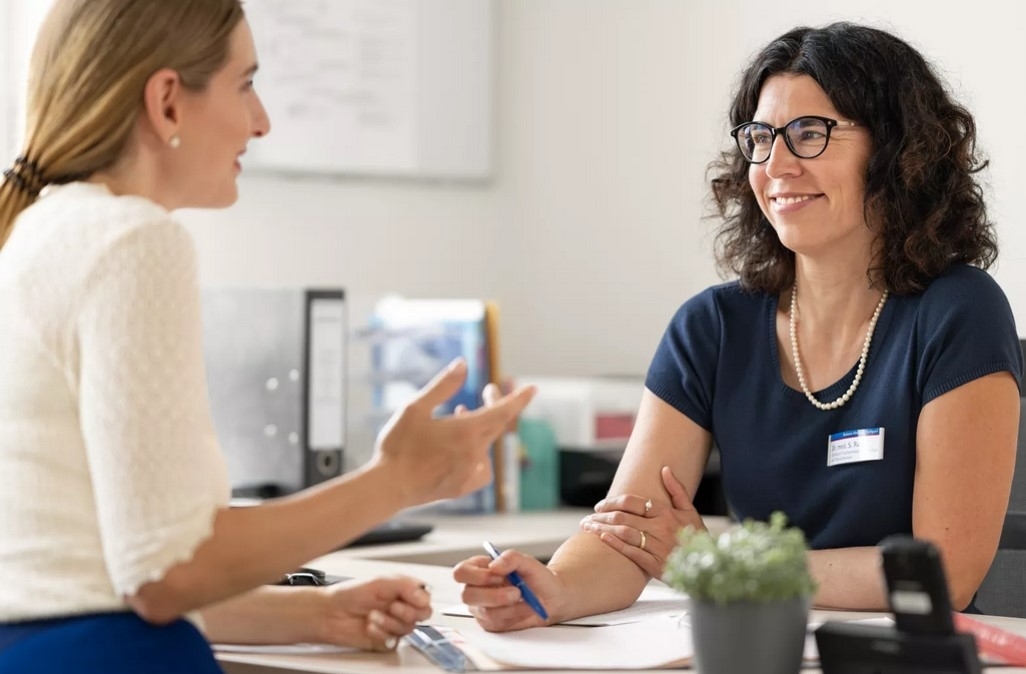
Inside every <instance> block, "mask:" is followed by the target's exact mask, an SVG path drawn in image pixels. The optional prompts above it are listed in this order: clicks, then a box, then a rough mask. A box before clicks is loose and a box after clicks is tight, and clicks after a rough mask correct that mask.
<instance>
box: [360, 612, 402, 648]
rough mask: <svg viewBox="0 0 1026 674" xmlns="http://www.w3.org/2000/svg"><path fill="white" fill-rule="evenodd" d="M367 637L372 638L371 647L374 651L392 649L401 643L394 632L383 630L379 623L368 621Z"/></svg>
mask: <svg viewBox="0 0 1026 674" xmlns="http://www.w3.org/2000/svg"><path fill="white" fill-rule="evenodd" d="M366 633H367V637H368V638H369V639H370V644H369V646H368V647H369V648H370V650H374V651H391V650H395V647H396V646H398V645H399V638H398V637H397V636H396V635H394V634H389V633H388V632H386V631H384V630H382V629H381V628H380V627H379V626H378V625H377V623H375V622H371V621H370V620H368V621H367V628H366Z"/></svg>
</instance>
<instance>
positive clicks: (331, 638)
mask: <svg viewBox="0 0 1026 674" xmlns="http://www.w3.org/2000/svg"><path fill="white" fill-rule="evenodd" d="M256 69H257V60H256V54H255V51H254V47H253V40H252V36H251V34H250V30H249V27H248V25H247V23H246V21H245V18H244V15H243V11H242V8H241V6H240V2H239V1H238V0H176V1H175V2H167V0H57V2H56V3H55V6H54V8H53V9H52V10H51V12H50V14H49V15H48V17H47V19H46V21H45V23H44V25H43V27H42V30H41V32H40V35H39V38H38V41H37V44H36V47H35V51H34V54H33V57H32V62H31V73H30V80H29V97H28V102H29V114H28V120H27V128H26V135H25V141H24V145H23V149H22V152H21V154H20V156H19V157H17V158H16V159H15V160H14V161H13V163H12V164H11V165H10V166H9V168H7V169H6V170H5V171H4V172H3V176H4V179H3V182H0V242H2V248H0V578H2V580H3V582H2V583H0V672H3V673H6V672H24V671H33V672H57V671H76V672H91V671H103V672H107V673H111V672H130V671H132V672H135V671H147V672H201V673H202V672H216V671H220V670H219V668H218V666H217V664H216V662H215V661H214V659H213V657H212V654H211V651H210V648H209V645H208V643H207V639H205V638H204V635H203V634H202V633H201V632H200V631H199V630H198V629H197V627H199V628H201V629H203V630H205V636H206V637H207V638H208V639H210V640H215V641H233V642H249V643H270V642H279V643H280V642H290V641H322V642H328V643H335V644H341V645H348V646H356V647H361V648H377V649H380V648H384V647H388V646H391V645H394V644H395V640H396V637H397V636H399V635H402V634H405V633H406V632H408V631H409V630H410V629H412V625H413V624H414V623H415V622H416V621H417V620H421V619H423V618H425V617H426V616H427V615H428V614H429V613H430V608H429V597H428V595H427V592H426V591H425V590H424V589H423V588H422V587H421V585H420V583H419V582H418V581H416V580H414V579H411V578H382V579H376V580H372V581H369V582H363V583H357V584H342V585H337V586H331V587H327V588H279V587H271V586H266V585H264V584H266V583H270V582H272V581H274V580H276V579H278V578H280V577H281V576H282V574H283V573H285V572H288V571H290V570H292V569H294V568H295V567H297V566H298V565H300V564H302V563H304V562H306V561H307V560H309V559H312V558H314V557H316V556H318V555H321V554H324V553H326V552H328V551H330V550H332V549H334V548H336V547H338V546H339V545H341V544H343V543H345V542H346V541H347V540H350V539H352V538H354V537H356V536H357V535H359V534H360V533H361V532H363V531H364V530H366V529H368V528H370V527H372V526H374V525H375V524H378V523H380V522H381V521H383V520H385V519H387V518H389V517H390V516H392V515H393V514H395V513H396V512H397V511H399V510H400V509H402V508H405V507H408V506H412V505H415V504H419V503H424V502H427V501H431V500H435V499H440V498H447V497H453V496H457V495H461V494H465V493H468V492H470V491H472V490H474V489H478V488H480V487H482V486H483V485H484V484H486V483H487V482H488V481H489V479H490V470H489V467H488V466H489V464H488V458H487V457H488V455H487V450H488V446H489V445H490V443H491V442H492V441H493V440H494V438H496V437H497V436H498V435H500V434H501V433H502V432H503V429H504V428H505V427H506V425H507V423H508V422H509V421H510V420H511V419H512V418H514V417H515V415H516V414H518V413H519V411H520V410H521V409H522V408H523V407H524V405H526V404H527V402H528V401H529V399H530V397H531V395H532V393H533V391H532V390H530V389H522V390H519V391H516V392H514V393H512V394H510V395H509V396H507V397H505V398H503V399H502V400H501V401H500V403H499V404H498V405H497V406H495V407H492V408H490V409H488V410H482V411H477V412H469V413H465V414H461V415H460V416H459V417H450V418H440V419H435V418H433V417H432V411H433V409H434V408H435V407H436V406H437V405H438V404H440V403H442V402H444V401H445V400H446V399H447V398H449V397H450V396H451V395H452V394H453V393H455V392H456V391H457V390H458V389H459V387H460V385H461V384H462V381H463V379H464V377H465V375H466V366H465V364H463V363H462V362H456V363H454V364H453V365H452V366H451V367H450V368H449V369H447V370H446V371H445V372H443V373H441V374H440V375H438V377H436V379H435V380H434V381H432V382H431V383H430V384H428V385H427V386H426V387H425V388H424V390H423V391H422V392H421V393H420V394H419V396H418V397H417V398H416V399H415V400H414V401H413V402H412V403H411V404H410V405H409V406H407V407H406V408H405V409H404V410H402V411H401V412H399V413H398V414H397V415H396V416H395V417H394V418H393V419H392V420H391V422H390V423H389V425H388V426H387V428H386V429H385V430H384V431H383V432H382V434H381V436H380V437H379V439H378V442H377V445H376V447H375V451H374V453H373V456H372V458H371V460H370V461H369V462H368V463H367V464H366V465H364V466H363V467H361V468H359V469H358V470H355V471H352V472H350V473H348V474H346V475H344V476H342V477H340V478H336V479H335V480H333V481H331V482H328V483H325V484H323V485H320V486H318V487H316V488H312V489H309V490H307V491H305V492H302V493H299V494H296V495H294V496H291V497H288V498H284V499H279V500H276V501H272V502H269V503H267V504H264V505H261V506H258V507H254V508H245V509H229V508H228V507H227V505H228V496H229V486H228V482H227V480H226V475H225V467H224V463H223V459H222V457H221V455H220V453H219V451H218V447H217V441H216V438H215V437H214V432H213V428H212V424H211V419H210V413H209V409H208V404H207V398H206V383H205V374H204V369H203V360H202V344H201V324H200V312H199V294H198V284H197V272H196V256H195V251H194V249H193V245H192V243H191V241H190V239H189V236H188V235H187V233H186V231H185V230H184V229H183V228H182V226H181V225H179V224H178V223H177V222H176V221H175V220H174V219H172V217H171V216H170V214H169V212H170V211H173V210H175V209H177V208H184V207H223V206H227V205H229V204H231V203H232V202H234V201H235V199H236V196H237V192H236V178H237V176H238V174H239V171H240V170H241V165H240V158H241V157H242V155H243V153H244V152H245V150H246V145H247V143H248V142H249V141H250V140H251V139H253V138H259V137H260V136H263V135H265V134H266V133H267V132H268V131H269V128H270V125H269V122H268V119H267V116H266V114H265V112H264V108H263V107H262V105H261V103H260V99H259V98H258V96H257V94H256V92H255V91H254V89H253V80H252V78H253V74H254V72H255V71H256Z"/></svg>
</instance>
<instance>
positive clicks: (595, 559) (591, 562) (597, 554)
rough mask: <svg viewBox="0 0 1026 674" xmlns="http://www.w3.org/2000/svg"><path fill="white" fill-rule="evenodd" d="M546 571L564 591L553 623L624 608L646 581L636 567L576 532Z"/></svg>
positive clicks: (595, 541) (597, 540) (603, 545)
mask: <svg viewBox="0 0 1026 674" xmlns="http://www.w3.org/2000/svg"><path fill="white" fill-rule="evenodd" d="M549 568H550V569H551V570H552V571H553V573H555V574H556V576H557V577H558V579H559V581H560V583H561V584H562V586H563V588H564V592H563V597H562V600H561V601H560V605H559V606H558V607H555V613H556V615H554V616H553V618H554V619H555V621H556V622H562V621H565V620H573V619H574V618H579V617H581V616H586V615H594V614H596V613H606V612H607V611H617V610H620V609H623V608H627V607H628V606H630V605H631V604H633V603H634V602H635V601H637V599H638V597H639V596H640V595H641V591H642V590H643V589H645V585H646V584H647V583H648V581H649V577H648V575H647V574H646V573H645V572H644V571H642V570H641V569H640V568H638V566H637V564H635V563H634V562H632V561H631V560H629V559H627V558H626V557H624V556H623V555H621V554H620V553H618V552H616V551H615V550H613V549H612V548H610V547H609V546H607V545H606V544H605V543H603V542H602V541H601V540H599V538H598V536H595V535H594V534H590V533H578V534H576V535H574V536H573V537H571V538H570V539H569V540H568V541H566V542H565V543H563V545H561V546H560V548H559V550H557V551H556V553H555V554H554V555H553V556H552V561H550V562H549Z"/></svg>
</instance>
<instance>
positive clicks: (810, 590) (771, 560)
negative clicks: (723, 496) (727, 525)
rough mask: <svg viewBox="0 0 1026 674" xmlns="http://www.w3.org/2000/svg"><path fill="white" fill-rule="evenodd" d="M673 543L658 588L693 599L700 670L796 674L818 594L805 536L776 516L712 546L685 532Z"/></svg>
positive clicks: (699, 534)
mask: <svg viewBox="0 0 1026 674" xmlns="http://www.w3.org/2000/svg"><path fill="white" fill-rule="evenodd" d="M678 538H679V545H678V546H677V548H676V549H674V551H673V552H672V553H670V555H669V557H668V558H667V560H666V567H665V572H664V576H663V580H665V581H666V583H667V584H668V585H670V586H671V587H673V588H675V589H676V590H679V591H680V592H684V593H686V594H687V595H689V596H690V597H691V611H690V615H691V631H692V636H693V639H694V647H695V661H696V664H697V667H698V670H699V671H701V672H702V674H736V673H738V672H760V673H762V674H795V672H797V671H798V670H799V669H800V668H801V661H802V652H803V649H804V645H805V630H806V627H807V625H808V614H809V604H810V603H811V599H812V595H813V594H814V593H815V591H816V584H815V582H814V581H813V580H812V576H811V575H810V574H809V567H808V561H807V552H808V545H807V543H806V541H805V536H804V534H802V532H801V531H800V530H798V529H795V528H787V518H786V517H785V516H784V514H783V513H781V512H775V513H773V515H772V516H771V518H770V521H769V523H768V524H767V523H765V522H756V521H753V520H746V521H745V522H743V523H742V524H741V525H740V526H738V527H735V528H733V529H731V530H729V531H726V532H724V533H722V534H720V536H719V537H717V538H714V537H713V536H712V535H711V534H710V533H709V532H708V531H695V530H694V528H693V527H690V526H689V527H687V528H685V529H684V530H683V531H681V533H680V535H679V537H678Z"/></svg>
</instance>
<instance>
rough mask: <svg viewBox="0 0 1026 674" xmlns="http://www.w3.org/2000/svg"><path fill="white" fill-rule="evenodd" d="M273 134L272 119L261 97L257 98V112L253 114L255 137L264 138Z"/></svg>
mask: <svg viewBox="0 0 1026 674" xmlns="http://www.w3.org/2000/svg"><path fill="white" fill-rule="evenodd" d="M270 132H271V118H270V117H268V116H267V109H266V108H265V107H264V102H263V101H261V100H260V97H259V96H257V97H256V110H254V113H253V137H254V138H262V137H264V136H266V135H267V134H269V133H270Z"/></svg>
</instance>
